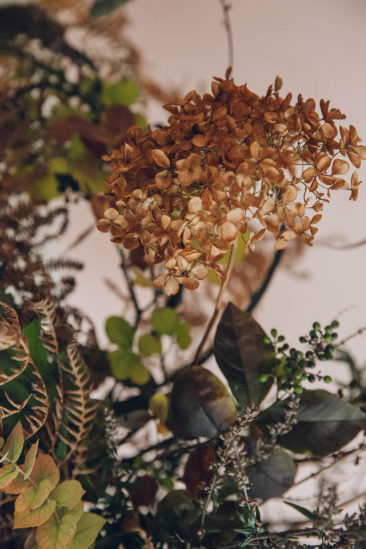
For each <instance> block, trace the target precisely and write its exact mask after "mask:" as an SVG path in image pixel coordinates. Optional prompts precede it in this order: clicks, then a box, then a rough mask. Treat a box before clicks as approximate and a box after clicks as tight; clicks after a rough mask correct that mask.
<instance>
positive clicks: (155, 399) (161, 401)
mask: <svg viewBox="0 0 366 549" xmlns="http://www.w3.org/2000/svg"><path fill="white" fill-rule="evenodd" d="M168 406H169V401H168V397H167V396H166V395H163V394H161V393H155V395H153V396H152V397H151V398H150V401H149V408H150V410H151V412H152V413H153V415H154V416H155V417H157V418H159V419H160V421H162V422H163V423H165V421H166V418H167V417H168Z"/></svg>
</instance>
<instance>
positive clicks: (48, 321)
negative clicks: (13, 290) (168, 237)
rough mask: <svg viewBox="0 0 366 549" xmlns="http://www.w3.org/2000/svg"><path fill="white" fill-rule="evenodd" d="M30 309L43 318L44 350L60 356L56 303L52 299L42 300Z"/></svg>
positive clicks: (42, 335) (42, 338) (41, 335)
mask: <svg viewBox="0 0 366 549" xmlns="http://www.w3.org/2000/svg"><path fill="white" fill-rule="evenodd" d="M30 309H31V310H32V311H33V312H34V313H36V314H37V315H40V316H42V317H43V318H42V320H41V334H40V337H41V341H42V343H43V346H44V348H45V349H46V350H47V351H49V352H50V353H52V354H54V355H58V353H59V348H58V341H57V337H56V330H55V321H56V301H55V299H52V298H46V299H42V301H38V302H37V303H32V304H31V305H30Z"/></svg>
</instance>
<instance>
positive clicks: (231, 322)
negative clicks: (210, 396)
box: [214, 303, 275, 408]
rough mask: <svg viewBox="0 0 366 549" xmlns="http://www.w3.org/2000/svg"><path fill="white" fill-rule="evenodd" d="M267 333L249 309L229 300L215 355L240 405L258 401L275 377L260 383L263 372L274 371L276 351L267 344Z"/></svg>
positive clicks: (218, 335)
mask: <svg viewBox="0 0 366 549" xmlns="http://www.w3.org/2000/svg"><path fill="white" fill-rule="evenodd" d="M265 336H266V334H265V332H264V331H263V330H262V328H261V327H260V326H259V324H258V323H257V322H256V321H255V320H254V318H253V317H252V316H251V315H250V314H249V313H247V312H245V311H241V310H240V309H238V307H236V306H235V305H234V304H233V303H229V304H228V305H227V307H226V309H225V311H224V313H223V315H222V317H221V320H220V322H219V325H218V327H217V331H216V335H215V341H214V354H215V358H216V361H217V364H218V365H219V367H220V370H221V371H222V373H223V374H224V376H225V377H226V379H227V380H228V383H229V385H230V388H231V390H232V392H233V395H234V396H235V398H236V399H237V401H238V403H239V405H240V407H241V408H245V406H246V405H247V404H248V403H249V402H254V403H255V404H259V403H260V402H261V401H262V400H263V399H264V397H265V396H266V394H267V393H268V391H269V389H270V387H271V385H272V380H271V379H268V381H267V382H265V383H260V381H259V377H260V375H261V374H267V373H270V372H271V368H272V363H273V360H274V356H275V355H274V350H273V347H272V345H271V344H270V343H264V338H265Z"/></svg>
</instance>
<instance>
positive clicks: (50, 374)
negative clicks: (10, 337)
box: [22, 318, 58, 402]
mask: <svg viewBox="0 0 366 549" xmlns="http://www.w3.org/2000/svg"><path fill="white" fill-rule="evenodd" d="M41 320H42V319H41V318H36V319H35V320H33V321H32V322H30V323H29V324H27V326H25V328H23V334H24V335H25V337H26V338H27V341H28V345H29V352H30V355H31V357H32V359H33V362H34V364H35V365H36V367H37V369H38V370H39V372H40V374H41V376H42V378H43V380H44V382H45V384H46V389H47V394H48V398H49V399H50V402H54V400H55V398H56V395H57V390H56V387H57V383H58V369H57V366H56V364H55V363H54V362H51V363H50V362H49V361H48V357H47V351H46V349H45V348H44V346H43V343H42V340H41V338H40V331H41ZM22 377H23V378H24V376H22Z"/></svg>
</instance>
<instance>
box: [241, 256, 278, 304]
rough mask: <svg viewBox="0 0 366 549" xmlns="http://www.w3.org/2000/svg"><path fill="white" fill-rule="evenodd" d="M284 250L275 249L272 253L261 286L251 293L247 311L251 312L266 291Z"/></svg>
mask: <svg viewBox="0 0 366 549" xmlns="http://www.w3.org/2000/svg"><path fill="white" fill-rule="evenodd" d="M283 252H284V250H277V252H276V253H275V255H274V258H273V261H272V263H271V266H270V267H269V269H268V271H267V273H266V277H265V279H264V281H263V283H262V285H261V287H260V288H259V289H258V290H257V291H256V292H255V293H254V294H253V295H252V298H251V300H250V303H249V305H248V307H247V309H246V310H247V312H248V313H251V312H252V311H253V309H255V307H256V306H257V305H258V303H259V301H260V300H261V298H262V296H263V294H264V292H265V291H266V289H267V287H268V285H269V283H270V282H271V280H272V277H273V275H274V273H275V271H276V269H277V267H278V265H279V263H280V261H281V257H282V255H283Z"/></svg>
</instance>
